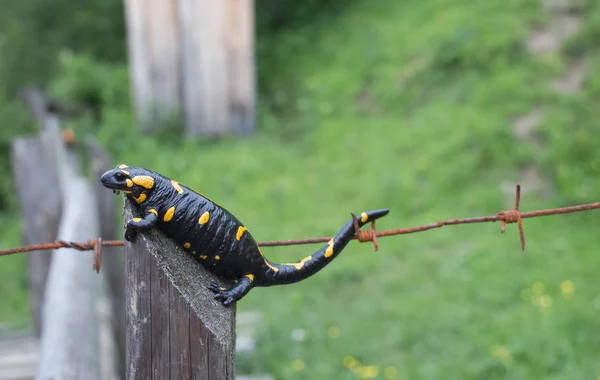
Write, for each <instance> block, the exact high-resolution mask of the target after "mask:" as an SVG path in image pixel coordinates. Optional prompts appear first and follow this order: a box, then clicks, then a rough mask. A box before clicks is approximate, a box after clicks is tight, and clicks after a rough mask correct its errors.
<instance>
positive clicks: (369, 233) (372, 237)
mask: <svg viewBox="0 0 600 380" xmlns="http://www.w3.org/2000/svg"><path fill="white" fill-rule="evenodd" d="M350 214H351V215H352V223H353V224H354V238H355V239H356V240H358V241H359V242H360V243H366V242H369V241H372V242H373V249H374V250H375V252H377V250H379V243H378V242H377V231H375V221H374V220H372V221H371V229H369V230H364V231H362V230H361V229H360V226H359V225H358V219H356V215H354V213H350Z"/></svg>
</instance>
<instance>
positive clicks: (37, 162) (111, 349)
mask: <svg viewBox="0 0 600 380" xmlns="http://www.w3.org/2000/svg"><path fill="white" fill-rule="evenodd" d="M23 96H24V98H25V101H26V102H27V104H28V105H29V106H30V108H31V110H32V113H33V115H34V116H35V119H36V120H37V122H38V125H39V127H40V130H41V132H40V134H39V135H38V136H29V137H21V138H17V139H16V140H15V141H14V143H13V145H12V150H11V152H12V155H11V158H12V166H13V172H14V177H15V183H16V185H17V191H18V193H19V201H20V204H21V207H22V210H23V216H24V219H25V226H26V229H25V230H24V238H25V240H27V241H31V240H40V242H41V241H43V240H45V241H46V242H47V241H51V240H54V239H55V238H58V239H60V240H66V241H81V240H83V241H85V240H87V239H89V238H90V237H95V236H100V233H101V228H100V220H99V211H100V209H101V208H102V207H103V205H101V204H99V203H98V202H97V200H96V194H95V191H94V187H93V186H92V184H91V183H90V182H89V180H88V179H87V178H85V177H84V173H83V172H84V171H83V170H82V165H81V163H80V162H79V159H78V157H77V155H76V154H75V152H74V151H73V150H71V149H69V148H68V147H67V145H66V144H65V143H64V141H63V140H62V138H61V132H60V125H59V120H58V118H57V117H56V115H54V114H53V113H52V112H49V111H48V108H47V106H46V100H45V99H44V96H43V95H42V93H41V91H39V90H37V89H34V88H29V89H26V90H25V91H24V92H23ZM96 153H97V152H96ZM98 157H99V156H98V155H96V158H98ZM105 161H106V160H105ZM95 162H96V163H99V162H100V160H98V159H96V161H95ZM105 164H106V162H104V163H103V165H105ZM104 169H107V168H104ZM97 170H100V168H97ZM94 182H95V181H94ZM113 206H114V203H113V204H112V205H111V206H109V207H111V208H112V210H114V207H113ZM109 214H112V212H111V211H109ZM59 216H60V218H59ZM112 216H113V218H112V219H113V221H112V223H110V224H111V225H114V224H115V223H114V220H115V219H116V218H115V215H114V214H112ZM103 230H104V229H103ZM35 254H37V255H39V256H31V258H32V259H33V258H34V259H35V262H36V265H35V266H31V265H30V268H29V269H30V271H29V281H30V283H31V284H32V286H31V288H32V290H34V292H32V295H31V299H32V303H33V310H34V321H35V322H36V325H37V326H38V327H37V331H41V334H40V338H41V339H40V354H39V363H38V370H37V375H36V378H39V379H66V380H69V379H101V380H104V379H106V380H108V379H111V380H112V379H118V378H120V375H119V372H120V371H119V368H118V366H117V363H118V358H117V355H118V354H119V351H120V350H119V349H118V345H117V344H116V343H115V338H116V337H117V336H118V333H116V332H115V331H116V328H117V326H116V325H117V323H116V321H117V320H118V318H116V317H115V314H114V312H113V309H114V307H113V306H111V302H110V300H111V299H113V298H115V297H116V293H114V292H113V294H112V295H109V292H108V286H107V280H106V276H107V274H106V271H104V272H101V273H100V274H99V275H98V274H96V273H94V272H93V271H92V253H91V252H78V253H76V254H74V253H73V251H72V250H70V249H58V250H55V251H54V252H53V253H52V255H50V254H49V253H47V252H45V253H35ZM42 255H45V256H43V258H44V260H43V261H42V260H41V258H42ZM108 261H109V263H110V260H108ZM30 262H33V260H30ZM108 267H109V268H110V265H108ZM122 268H123V266H122V265H121V267H120V269H119V268H118V267H117V268H116V270H117V271H118V272H117V274H113V276H117V277H118V276H119V275H120V276H121V277H123V270H122ZM32 269H35V270H32ZM113 270H114V269H113ZM33 284H35V287H34V286H33ZM121 284H123V281H121ZM121 293H123V290H122V289H121ZM122 299H123V297H121V300H122ZM117 302H118V301H117ZM117 302H113V304H114V303H117ZM121 302H122V301H121ZM121 310H123V309H121ZM121 330H122V331H123V330H124V329H121Z"/></svg>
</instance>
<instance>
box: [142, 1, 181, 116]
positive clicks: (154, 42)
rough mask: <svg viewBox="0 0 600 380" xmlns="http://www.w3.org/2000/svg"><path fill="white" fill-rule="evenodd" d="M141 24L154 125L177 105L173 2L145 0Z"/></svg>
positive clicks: (175, 22) (176, 39)
mask: <svg viewBox="0 0 600 380" xmlns="http://www.w3.org/2000/svg"><path fill="white" fill-rule="evenodd" d="M144 6H145V7H146V18H145V24H146V28H147V29H148V35H147V38H148V39H147V40H146V41H145V42H146V44H147V45H148V56H147V59H148V61H149V62H150V70H151V73H150V79H151V81H152V101H153V107H156V109H154V111H155V112H156V114H155V120H154V121H155V122H156V121H161V120H165V119H167V118H168V117H169V116H170V114H172V113H175V112H176V111H177V110H178V108H179V106H180V104H181V101H180V93H179V87H180V80H181V78H180V63H179V62H180V61H179V60H180V58H179V38H178V32H179V15H178V13H177V0H146V2H145V3H144Z"/></svg>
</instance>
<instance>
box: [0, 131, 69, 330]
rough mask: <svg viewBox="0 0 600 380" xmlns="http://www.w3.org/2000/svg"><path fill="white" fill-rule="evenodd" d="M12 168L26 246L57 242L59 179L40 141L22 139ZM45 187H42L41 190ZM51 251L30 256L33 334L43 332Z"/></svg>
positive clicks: (18, 140) (13, 154) (14, 146)
mask: <svg viewBox="0 0 600 380" xmlns="http://www.w3.org/2000/svg"><path fill="white" fill-rule="evenodd" d="M11 165H12V172H13V178H14V183H15V187H16V190H17V196H18V198H19V205H20V208H21V215H22V216H23V219H24V228H23V241H24V244H26V245H30V244H42V243H47V242H50V241H54V240H55V239H56V234H57V232H58V224H59V218H60V206H61V205H60V202H61V201H60V196H59V193H58V185H57V179H56V177H55V176H54V171H53V170H52V167H51V166H50V161H49V160H48V159H47V158H46V156H45V155H44V151H43V149H42V146H41V142H40V139H39V138H38V137H19V138H16V139H15V140H14V141H13V143H12V144H11ZM40 185H42V186H40ZM51 259H52V251H50V250H45V251H37V252H30V253H28V254H27V271H28V279H29V300H30V303H31V310H32V317H33V324H34V332H35V334H36V336H37V337H38V338H39V337H40V336H41V331H42V327H43V326H42V324H41V318H42V313H43V312H42V310H43V301H44V290H45V288H46V279H47V277H48V270H49V267H50V261H51Z"/></svg>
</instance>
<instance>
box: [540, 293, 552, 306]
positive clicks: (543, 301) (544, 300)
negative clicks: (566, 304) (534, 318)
mask: <svg viewBox="0 0 600 380" xmlns="http://www.w3.org/2000/svg"><path fill="white" fill-rule="evenodd" d="M540 306H541V307H543V308H547V307H550V306H552V297H550V296H549V295H547V294H544V295H543V296H541V297H540Z"/></svg>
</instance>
